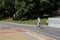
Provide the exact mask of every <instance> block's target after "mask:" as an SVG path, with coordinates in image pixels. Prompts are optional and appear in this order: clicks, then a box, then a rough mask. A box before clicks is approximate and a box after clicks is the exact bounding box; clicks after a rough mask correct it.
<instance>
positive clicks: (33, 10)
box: [0, 0, 60, 20]
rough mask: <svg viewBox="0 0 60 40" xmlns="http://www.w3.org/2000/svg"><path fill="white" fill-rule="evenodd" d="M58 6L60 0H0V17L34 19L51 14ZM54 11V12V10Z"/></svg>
mask: <svg viewBox="0 0 60 40" xmlns="http://www.w3.org/2000/svg"><path fill="white" fill-rule="evenodd" d="M59 6H60V0H0V19H5V18H11V17H13V14H16V19H18V20H23V19H36V18H37V17H38V16H39V17H43V15H44V14H48V15H51V16H53V15H54V14H56V10H58V7H59ZM54 11H55V12H54Z"/></svg>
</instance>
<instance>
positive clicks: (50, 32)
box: [0, 22, 60, 40]
mask: <svg viewBox="0 0 60 40" xmlns="http://www.w3.org/2000/svg"><path fill="white" fill-rule="evenodd" d="M0 26H6V27H8V28H14V27H19V28H24V29H27V30H30V31H33V32H36V33H38V34H43V35H45V36H46V37H51V38H54V39H56V40H60V29H58V28H50V27H45V26H43V28H42V29H40V28H37V27H36V26H30V25H28V26H26V25H20V24H14V23H7V22H0ZM23 34H25V36H26V35H27V34H26V33H23ZM27 37H28V36H27ZM29 38H30V36H29ZM30 40H38V39H36V38H34V37H31V38H30ZM50 40H52V39H50Z"/></svg>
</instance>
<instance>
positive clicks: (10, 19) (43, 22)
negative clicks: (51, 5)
mask: <svg viewBox="0 0 60 40" xmlns="http://www.w3.org/2000/svg"><path fill="white" fill-rule="evenodd" d="M46 20H47V19H41V23H42V24H43V25H46ZM1 21H3V22H13V23H20V24H34V25H36V24H37V19H36V20H24V21H21V20H19V21H14V20H12V18H9V19H5V20H1Z"/></svg>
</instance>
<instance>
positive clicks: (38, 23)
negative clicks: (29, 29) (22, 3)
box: [37, 17, 41, 26]
mask: <svg viewBox="0 0 60 40" xmlns="http://www.w3.org/2000/svg"><path fill="white" fill-rule="evenodd" d="M40 23H41V20H40V18H39V17H38V19H37V25H38V26H39V25H40Z"/></svg>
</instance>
